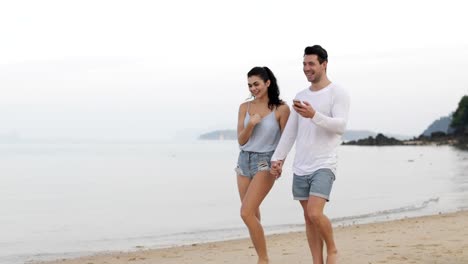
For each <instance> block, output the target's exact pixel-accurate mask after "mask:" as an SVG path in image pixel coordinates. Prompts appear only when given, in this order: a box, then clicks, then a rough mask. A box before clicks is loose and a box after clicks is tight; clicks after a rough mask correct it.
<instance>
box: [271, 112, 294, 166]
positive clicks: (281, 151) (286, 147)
mask: <svg viewBox="0 0 468 264" xmlns="http://www.w3.org/2000/svg"><path fill="white" fill-rule="evenodd" d="M297 121H298V118H297V113H296V111H291V113H290V114H289V119H288V122H287V123H286V127H285V128H284V130H283V133H282V134H281V138H280V141H279V142H278V146H277V147H276V150H275V153H273V156H272V157H271V161H279V160H281V161H282V160H284V159H285V158H286V156H287V155H288V153H289V151H291V148H292V146H293V145H294V141H295V140H296V137H297Z"/></svg>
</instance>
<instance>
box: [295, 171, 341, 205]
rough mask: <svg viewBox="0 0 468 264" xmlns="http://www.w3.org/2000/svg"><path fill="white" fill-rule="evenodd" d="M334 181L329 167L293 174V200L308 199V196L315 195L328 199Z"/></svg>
mask: <svg viewBox="0 0 468 264" xmlns="http://www.w3.org/2000/svg"><path fill="white" fill-rule="evenodd" d="M334 181H335V174H334V173H333V172H332V171H331V170H330V169H318V170H316V171H315V172H314V173H312V174H309V175H304V176H299V175H296V174H294V179H293V188H292V189H293V190H292V191H293V196H294V200H308V199H309V196H317V197H321V198H323V199H325V200H327V201H329V199H330V192H331V189H332V186H333V182H334Z"/></svg>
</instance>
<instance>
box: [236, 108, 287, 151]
mask: <svg viewBox="0 0 468 264" xmlns="http://www.w3.org/2000/svg"><path fill="white" fill-rule="evenodd" d="M249 108H250V103H249V105H248V107H247V113H246V114H245V119H244V127H245V126H247V124H248V122H249V120H250V114H249ZM280 137H281V130H280V126H279V123H278V121H277V120H276V117H275V111H274V110H273V111H272V112H271V113H269V114H268V115H267V116H265V117H263V118H262V121H260V123H258V124H257V125H256V126H255V127H254V130H253V132H252V135H251V136H250V138H249V141H247V143H245V144H244V145H242V146H240V149H241V150H244V151H252V152H261V153H262V152H270V151H274V150H275V149H276V146H277V145H278V142H279V140H280Z"/></svg>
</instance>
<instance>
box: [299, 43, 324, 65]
mask: <svg viewBox="0 0 468 264" xmlns="http://www.w3.org/2000/svg"><path fill="white" fill-rule="evenodd" d="M306 55H317V58H318V61H319V62H320V64H322V63H323V62H324V61H328V53H327V51H326V50H325V49H324V48H322V46H320V45H314V46H309V47H306V48H305V50H304V56H306Z"/></svg>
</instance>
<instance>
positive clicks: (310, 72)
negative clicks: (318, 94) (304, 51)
mask: <svg viewBox="0 0 468 264" xmlns="http://www.w3.org/2000/svg"><path fill="white" fill-rule="evenodd" d="M302 65H303V70H304V74H305V76H306V77H307V80H308V81H309V82H311V83H318V82H320V80H321V79H322V77H323V76H324V75H325V70H326V68H327V62H326V61H324V62H323V63H322V64H320V62H319V61H318V57H317V55H315V54H313V55H305V56H304V61H303V63H302Z"/></svg>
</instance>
